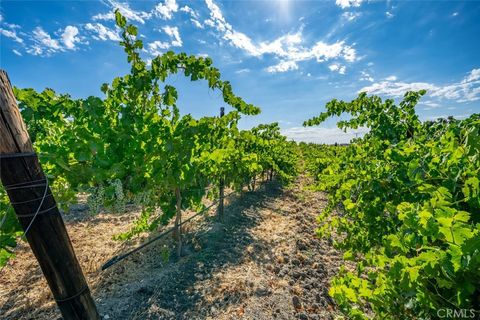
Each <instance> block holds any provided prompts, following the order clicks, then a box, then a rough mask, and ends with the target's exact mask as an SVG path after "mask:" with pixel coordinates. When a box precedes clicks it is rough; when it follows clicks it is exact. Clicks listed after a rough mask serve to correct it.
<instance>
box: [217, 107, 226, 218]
mask: <svg viewBox="0 0 480 320" xmlns="http://www.w3.org/2000/svg"><path fill="white" fill-rule="evenodd" d="M224 115H225V108H224V107H221V108H220V118H221V117H223V116H224ZM219 189H220V192H219V193H220V194H219V198H220V199H219V202H218V212H217V216H218V218H219V219H220V221H223V218H224V217H223V216H224V211H225V204H224V198H225V179H224V177H220V185H219Z"/></svg>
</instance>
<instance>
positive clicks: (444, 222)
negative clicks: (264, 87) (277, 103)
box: [305, 91, 480, 319]
mask: <svg viewBox="0 0 480 320" xmlns="http://www.w3.org/2000/svg"><path fill="white" fill-rule="evenodd" d="M424 93H425V92H424V91H420V92H408V93H406V94H405V97H404V100H403V101H402V102H401V103H400V104H399V106H395V105H394V102H393V101H392V100H386V101H385V102H382V100H381V99H380V98H378V97H375V96H372V97H367V96H366V94H363V93H362V94H360V95H359V97H358V98H357V99H355V100H353V101H351V102H344V101H337V100H333V101H331V102H329V103H328V104H327V111H326V112H325V113H322V114H321V115H320V116H319V117H317V118H314V119H311V120H309V121H307V122H306V123H305V124H306V125H314V124H318V123H320V122H322V121H324V120H325V119H326V118H327V117H330V116H333V115H340V114H342V113H344V112H346V113H349V114H350V115H351V119H350V120H348V121H342V122H340V123H339V127H341V128H344V129H346V128H358V127H359V126H366V127H368V128H369V129H370V132H369V133H368V134H366V136H365V137H364V138H362V139H357V140H355V141H354V142H353V143H352V144H351V145H349V146H347V147H333V146H332V147H323V151H326V152H325V156H323V157H320V159H319V160H318V161H316V162H314V163H313V164H310V165H309V167H310V170H311V172H312V174H313V175H314V176H315V177H316V179H317V181H318V185H319V186H320V187H321V188H322V189H324V190H326V191H328V192H329V195H330V199H329V205H328V208H327V210H325V211H324V212H323V213H322V214H321V216H320V217H319V221H320V227H319V234H320V235H322V236H334V237H335V238H336V239H337V242H336V243H335V244H336V246H337V247H339V248H341V249H343V250H344V252H345V258H348V259H351V260H354V261H355V262H356V265H357V270H356V271H354V272H352V271H346V270H344V269H342V270H341V272H340V274H339V275H338V276H337V277H336V278H335V279H334V280H333V283H332V288H331V291H330V293H331V294H332V296H333V297H334V298H335V299H336V301H337V302H338V304H339V305H340V307H341V308H342V309H343V310H344V311H345V312H346V313H347V314H348V315H349V316H350V317H351V318H354V319H364V318H370V317H371V315H372V314H371V312H367V311H368V310H372V311H373V313H374V317H375V318H378V319H390V318H395V319H430V318H435V317H436V316H437V315H436V310H438V309H439V308H452V309H461V308H477V309H478V306H479V303H480V301H479V295H480V292H479V291H478V288H480V215H479V212H480V197H479V178H480V151H479V150H480V149H479V146H480V145H479V128H480V115H478V114H476V115H472V116H471V117H470V118H468V119H465V120H462V121H460V120H454V119H448V120H444V119H442V120H438V121H435V122H425V123H421V122H420V121H419V120H418V117H417V116H416V114H415V112H414V107H415V104H416V103H417V101H418V99H419V98H420V96H421V95H423V94H424ZM325 149H326V150H325ZM313 152H316V151H313ZM332 153H335V156H334V157H332V156H331V155H332ZM338 207H340V208H341V209H342V210H341V211H342V213H341V214H335V215H332V214H331V213H332V210H333V209H334V208H338ZM365 312H366V313H365Z"/></svg>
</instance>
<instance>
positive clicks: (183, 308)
mask: <svg viewBox="0 0 480 320" xmlns="http://www.w3.org/2000/svg"><path fill="white" fill-rule="evenodd" d="M304 182H305V181H304V179H299V180H298V181H297V182H295V183H294V184H293V185H292V186H290V187H288V188H281V187H280V186H279V185H277V184H276V183H275V182H271V183H267V184H265V185H263V186H262V187H261V188H260V189H258V190H256V191H253V192H244V193H242V194H241V195H236V196H235V197H231V198H230V200H229V202H228V203H227V205H226V207H225V220H224V222H223V223H220V222H218V221H217V220H216V219H215V217H214V216H213V214H214V211H212V213H211V214H210V215H206V216H205V217H200V218H198V219H196V220H193V221H192V222H191V223H190V224H189V225H188V226H187V228H186V229H185V235H184V239H185V248H184V249H185V250H184V255H183V256H182V257H181V258H180V259H177V258H176V257H175V250H174V241H173V239H171V238H166V239H165V240H161V241H158V242H155V243H154V244H152V245H151V246H149V247H147V248H145V249H144V250H142V251H141V252H139V253H136V254H134V255H132V256H130V257H129V258H127V259H126V260H124V261H121V262H119V263H117V264H116V265H114V266H113V267H111V268H109V269H107V270H105V271H101V270H100V268H101V266H102V264H103V263H105V261H107V260H108V259H109V258H111V257H113V256H114V255H116V254H118V253H123V252H125V251H126V250H128V249H129V248H131V247H134V246H135V245H138V244H139V243H141V242H142V241H145V240H146V239H147V238H148V236H147V235H144V236H142V237H139V238H138V239H135V240H133V241H129V242H127V243H122V242H119V241H114V240H112V237H113V236H114V235H116V234H119V233H121V232H125V231H127V230H128V229H129V227H130V226H129V225H130V222H132V221H133V220H134V219H135V217H136V216H138V214H139V213H138V212H137V211H136V210H135V208H128V209H129V210H127V212H125V213H122V214H108V213H102V214H99V215H96V216H93V217H92V216H89V215H88V214H87V212H86V209H85V207H84V206H83V207H82V206H79V207H78V208H76V210H74V212H72V213H70V214H68V215H65V221H66V225H67V228H68V232H69V234H70V237H71V240H72V243H73V246H74V248H75V251H76V254H77V257H78V259H79V261H80V263H81V265H82V267H83V270H84V273H85V276H86V277H87V281H88V283H89V285H90V288H91V292H92V295H93V297H94V299H95V301H96V303H97V306H98V309H99V312H100V314H101V316H102V318H103V319H255V320H260V319H334V318H335V317H336V316H337V315H339V312H338V311H337V309H336V306H335V303H334V302H333V301H332V299H331V298H330V297H329V295H328V289H329V281H330V279H331V278H332V277H333V276H334V275H335V274H336V272H337V271H338V268H339V267H340V265H341V264H342V263H343V261H342V259H341V255H340V254H339V253H338V252H337V251H336V250H335V249H333V247H332V246H331V243H330V241H327V240H323V239H319V238H318V237H316V235H315V229H316V220H315V218H316V216H317V215H318V214H319V213H320V212H321V210H322V209H323V208H324V207H325V204H326V196H325V195H324V194H323V193H319V192H313V191H309V190H305V188H303V184H304ZM186 217H188V214H187V215H186ZM151 236H154V235H151ZM168 252H170V253H171V254H170V255H168V254H167V255H166V254H165V253H168ZM0 283H1V287H0V318H2V319H61V315H60V313H59V311H58V309H57V308H56V305H55V303H54V302H53V299H52V295H51V293H50V291H49V289H48V286H47V283H46V281H45V280H44V278H43V275H42V273H41V270H40V268H39V267H38V264H37V262H36V260H35V258H34V256H33V254H32V253H31V251H30V249H29V247H28V245H27V244H25V243H22V244H21V245H19V247H18V248H17V257H16V258H15V259H13V260H11V261H10V262H9V265H8V266H7V267H6V268H5V269H4V270H3V271H2V274H0Z"/></svg>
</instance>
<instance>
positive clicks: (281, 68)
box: [266, 61, 298, 73]
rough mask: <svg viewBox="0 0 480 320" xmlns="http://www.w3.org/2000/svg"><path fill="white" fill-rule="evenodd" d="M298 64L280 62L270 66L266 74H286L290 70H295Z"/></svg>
mask: <svg viewBox="0 0 480 320" xmlns="http://www.w3.org/2000/svg"><path fill="white" fill-rule="evenodd" d="M297 69H298V64H297V63H296V62H295V61H280V63H279V64H276V65H274V66H270V67H268V68H267V69H266V71H267V72H270V73H276V72H286V71H290V70H297Z"/></svg>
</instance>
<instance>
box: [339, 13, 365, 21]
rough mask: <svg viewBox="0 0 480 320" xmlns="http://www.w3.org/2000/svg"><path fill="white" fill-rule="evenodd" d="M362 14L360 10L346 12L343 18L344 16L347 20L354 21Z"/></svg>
mask: <svg viewBox="0 0 480 320" xmlns="http://www.w3.org/2000/svg"><path fill="white" fill-rule="evenodd" d="M360 15H361V14H360V12H344V13H343V14H342V18H344V19H345V20H347V21H353V20H355V19H357V18H358V17H360Z"/></svg>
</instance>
